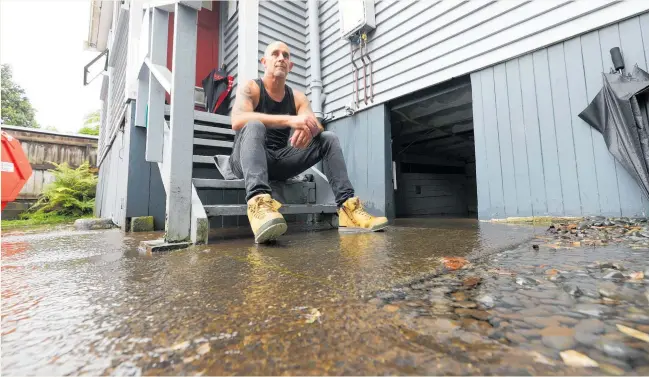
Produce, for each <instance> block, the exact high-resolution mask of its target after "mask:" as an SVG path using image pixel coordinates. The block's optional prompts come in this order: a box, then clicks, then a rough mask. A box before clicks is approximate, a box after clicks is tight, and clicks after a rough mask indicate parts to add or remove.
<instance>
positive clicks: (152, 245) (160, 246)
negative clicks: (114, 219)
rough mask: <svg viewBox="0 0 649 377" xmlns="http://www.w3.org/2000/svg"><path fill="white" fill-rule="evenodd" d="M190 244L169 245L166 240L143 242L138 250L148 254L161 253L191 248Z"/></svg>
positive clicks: (175, 243)
mask: <svg viewBox="0 0 649 377" xmlns="http://www.w3.org/2000/svg"><path fill="white" fill-rule="evenodd" d="M189 245H190V243H189V242H174V243H168V242H165V240H151V241H142V242H141V243H140V246H139V247H138V250H140V251H146V252H148V253H160V252H165V251H173V250H180V249H185V248H187V247H189Z"/></svg>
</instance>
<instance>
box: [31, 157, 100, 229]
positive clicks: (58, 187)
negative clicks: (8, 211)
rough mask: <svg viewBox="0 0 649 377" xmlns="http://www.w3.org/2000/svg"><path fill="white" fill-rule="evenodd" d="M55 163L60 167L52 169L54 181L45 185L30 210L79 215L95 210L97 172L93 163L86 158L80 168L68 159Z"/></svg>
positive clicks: (40, 212) (41, 212) (39, 212)
mask: <svg viewBox="0 0 649 377" xmlns="http://www.w3.org/2000/svg"><path fill="white" fill-rule="evenodd" d="M54 166H56V169H54V170H50V171H51V172H52V174H54V181H53V182H52V183H51V184H49V185H47V186H46V187H45V188H44V190H43V193H42V194H41V196H40V198H39V199H38V201H37V202H36V203H35V204H34V205H33V206H32V207H31V208H30V212H32V211H34V212H32V213H34V214H41V215H42V214H46V213H52V214H56V215H62V216H79V217H80V216H84V215H88V214H91V213H92V212H93V211H94V209H95V192H96V189H97V176H96V174H95V173H93V171H92V169H91V168H90V164H89V163H88V162H85V163H83V164H82V165H81V166H79V167H78V168H76V169H72V168H71V167H69V166H68V164H67V163H65V162H64V163H63V164H60V165H58V164H54ZM28 216H29V215H28ZM32 216H33V215H32Z"/></svg>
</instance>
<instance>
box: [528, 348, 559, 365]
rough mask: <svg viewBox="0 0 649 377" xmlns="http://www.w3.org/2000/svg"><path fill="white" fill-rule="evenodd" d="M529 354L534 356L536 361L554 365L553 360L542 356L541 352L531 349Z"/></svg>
mask: <svg viewBox="0 0 649 377" xmlns="http://www.w3.org/2000/svg"><path fill="white" fill-rule="evenodd" d="M530 354H531V355H532V356H534V361H536V362H537V363H541V364H545V365H551V366H553V365H555V363H554V361H552V360H550V359H548V358H547V357H545V356H543V355H542V354H540V353H538V352H536V351H532V352H530Z"/></svg>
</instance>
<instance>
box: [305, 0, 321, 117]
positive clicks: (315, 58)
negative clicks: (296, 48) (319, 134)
mask: <svg viewBox="0 0 649 377" xmlns="http://www.w3.org/2000/svg"><path fill="white" fill-rule="evenodd" d="M308 7H309V44H310V46H311V47H310V56H309V57H310V59H311V82H310V83H309V87H310V88H311V109H312V110H313V113H314V114H315V116H316V118H318V121H320V122H322V119H323V118H324V114H323V113H322V102H323V101H322V78H321V76H320V75H321V72H320V16H319V14H318V12H319V9H318V0H309V2H308Z"/></svg>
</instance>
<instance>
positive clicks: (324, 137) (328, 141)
mask: <svg viewBox="0 0 649 377" xmlns="http://www.w3.org/2000/svg"><path fill="white" fill-rule="evenodd" d="M319 136H320V140H321V142H322V143H323V144H324V145H328V146H332V145H339V144H340V142H339V140H338V135H336V134H335V133H333V132H331V131H322V132H321V133H320V135H319Z"/></svg>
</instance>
